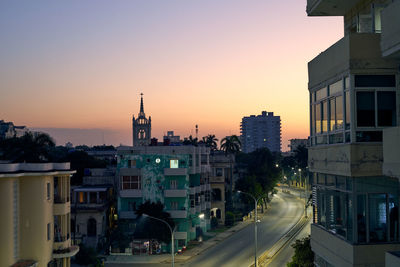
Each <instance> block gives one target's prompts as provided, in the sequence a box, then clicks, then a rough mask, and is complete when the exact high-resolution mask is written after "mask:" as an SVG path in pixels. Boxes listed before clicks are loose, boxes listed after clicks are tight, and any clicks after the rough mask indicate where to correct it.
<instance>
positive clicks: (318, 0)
mask: <svg viewBox="0 0 400 267" xmlns="http://www.w3.org/2000/svg"><path fill="white" fill-rule="evenodd" d="M357 2H359V0H336V1H332V0H307V9H306V11H307V14H308V15H309V16H344V15H345V14H346V13H347V12H348V11H349V10H350V9H351V8H352V7H353V6H354V5H355V4H356V3H357Z"/></svg>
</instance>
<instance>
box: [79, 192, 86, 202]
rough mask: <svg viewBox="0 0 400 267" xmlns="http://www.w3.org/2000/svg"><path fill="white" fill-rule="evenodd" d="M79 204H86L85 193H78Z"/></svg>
mask: <svg viewBox="0 0 400 267" xmlns="http://www.w3.org/2000/svg"><path fill="white" fill-rule="evenodd" d="M79 203H86V194H85V192H79Z"/></svg>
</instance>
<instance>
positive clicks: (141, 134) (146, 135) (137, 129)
mask: <svg viewBox="0 0 400 267" xmlns="http://www.w3.org/2000/svg"><path fill="white" fill-rule="evenodd" d="M150 140H151V116H149V118H148V119H147V118H146V114H145V113H144V105H143V94H141V97H140V111H139V114H138V117H137V119H135V116H132V142H133V146H148V145H149V144H150Z"/></svg>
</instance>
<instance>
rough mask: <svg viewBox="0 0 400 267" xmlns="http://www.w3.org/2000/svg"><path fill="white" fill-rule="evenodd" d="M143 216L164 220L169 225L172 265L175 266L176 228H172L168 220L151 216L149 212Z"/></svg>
mask: <svg viewBox="0 0 400 267" xmlns="http://www.w3.org/2000/svg"><path fill="white" fill-rule="evenodd" d="M143 217H145V218H151V219H154V220H157V221H160V222H163V223H165V224H166V225H167V226H168V228H169V230H170V231H171V258H172V263H171V266H172V267H174V266H175V259H174V254H175V251H174V232H175V229H172V227H171V226H170V225H169V223H167V222H166V221H164V220H163V219H159V218H156V217H153V216H150V215H148V214H146V213H143Z"/></svg>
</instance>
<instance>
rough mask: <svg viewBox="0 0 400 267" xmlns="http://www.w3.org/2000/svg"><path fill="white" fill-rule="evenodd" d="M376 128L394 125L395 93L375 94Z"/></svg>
mask: <svg viewBox="0 0 400 267" xmlns="http://www.w3.org/2000/svg"><path fill="white" fill-rule="evenodd" d="M377 97H378V126H395V125H396V92H377Z"/></svg>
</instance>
